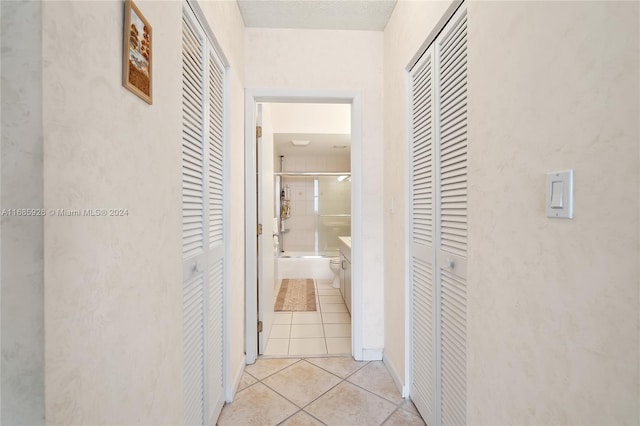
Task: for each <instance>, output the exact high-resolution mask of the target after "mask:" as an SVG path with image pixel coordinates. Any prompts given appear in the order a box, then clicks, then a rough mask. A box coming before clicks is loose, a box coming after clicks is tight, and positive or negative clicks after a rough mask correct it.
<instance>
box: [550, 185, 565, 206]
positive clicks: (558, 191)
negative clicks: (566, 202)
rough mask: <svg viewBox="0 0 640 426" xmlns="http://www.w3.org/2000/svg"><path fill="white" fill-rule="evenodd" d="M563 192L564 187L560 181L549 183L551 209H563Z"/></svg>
mask: <svg viewBox="0 0 640 426" xmlns="http://www.w3.org/2000/svg"><path fill="white" fill-rule="evenodd" d="M563 192H564V185H563V184H562V181H558V180H556V181H552V182H551V208H552V209H561V208H562V207H563V202H562V198H563Z"/></svg>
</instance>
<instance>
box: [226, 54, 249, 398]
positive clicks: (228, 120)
mask: <svg viewBox="0 0 640 426" xmlns="http://www.w3.org/2000/svg"><path fill="white" fill-rule="evenodd" d="M224 68H225V72H224V87H223V88H222V90H223V93H224V99H223V103H224V107H223V108H224V112H223V114H224V128H223V130H222V131H223V135H224V142H223V143H224V152H223V156H224V158H223V161H224V177H223V183H222V188H223V200H222V203H223V212H222V220H223V226H222V229H223V238H224V252H225V256H224V263H223V267H224V273H223V287H222V299H223V308H222V309H223V311H222V312H223V317H222V324H223V326H222V333H223V334H222V336H223V337H222V348H223V349H222V366H223V367H222V368H223V370H222V384H223V388H224V393H225V395H228V394H231V395H233V393H235V390H234V389H236V388H237V386H236V387H235V388H232V382H230V381H229V378H230V377H229V375H230V371H229V369H230V368H231V367H230V365H229V358H230V356H231V352H230V346H231V339H230V337H231V328H230V327H231V325H230V324H231V319H230V315H229V308H230V306H231V300H230V298H229V293H230V291H229V271H230V270H231V256H229V253H230V252H231V241H230V240H231V229H230V226H229V223H230V220H229V219H230V218H231V206H230V204H231V196H230V194H231V189H230V188H231V170H230V169H231V167H230V165H231V131H230V130H231V107H230V105H231V76H230V75H231V73H230V72H229V66H228V65H225V67H224ZM242 365H244V364H242Z"/></svg>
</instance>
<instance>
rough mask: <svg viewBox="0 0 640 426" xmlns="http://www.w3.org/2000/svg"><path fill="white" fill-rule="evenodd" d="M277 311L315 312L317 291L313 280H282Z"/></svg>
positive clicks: (275, 307)
mask: <svg viewBox="0 0 640 426" xmlns="http://www.w3.org/2000/svg"><path fill="white" fill-rule="evenodd" d="M273 309H274V310H275V311H315V310H316V289H315V286H314V284H313V280H312V279H311V278H303V279H296V278H285V279H283V280H282V285H281V286H280V291H279V292H278V297H277V298H276V303H275V306H274V308H273Z"/></svg>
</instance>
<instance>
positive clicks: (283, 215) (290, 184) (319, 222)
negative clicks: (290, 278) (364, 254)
mask: <svg viewBox="0 0 640 426" xmlns="http://www.w3.org/2000/svg"><path fill="white" fill-rule="evenodd" d="M274 176H275V188H276V191H275V193H276V200H275V201H276V213H277V222H278V230H279V252H280V257H302V256H322V257H331V256H337V255H338V237H339V236H349V235H351V174H350V173H349V172H299V173H290V172H280V173H274Z"/></svg>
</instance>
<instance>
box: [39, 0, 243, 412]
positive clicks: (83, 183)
mask: <svg viewBox="0 0 640 426" xmlns="http://www.w3.org/2000/svg"><path fill="white" fill-rule="evenodd" d="M137 4H138V6H139V8H140V10H141V12H142V13H143V14H144V15H145V17H146V18H147V20H148V21H149V22H150V23H151V25H152V27H153V37H154V40H153V42H154V47H153V57H154V59H153V60H154V81H153V83H154V101H153V105H151V106H149V105H147V104H146V103H144V102H143V101H142V100H140V99H138V98H137V97H136V96H134V95H133V94H132V93H130V92H129V91H127V90H126V89H124V88H123V87H122V86H121V61H120V58H121V57H122V22H123V4H122V2H120V1H108V2H97V3H96V2H90V3H83V2H73V1H69V2H46V3H44V6H43V20H42V22H43V33H44V35H43V40H45V41H44V46H43V61H44V71H43V83H44V94H43V107H44V119H43V123H44V124H43V127H44V145H45V161H44V179H45V182H46V188H45V206H46V207H50V208H69V209H73V208H110V207H113V208H127V209H128V210H129V215H128V216H127V217H116V218H84V217H82V218H60V217H47V218H46V220H45V265H46V267H45V283H46V306H45V312H46V340H47V347H46V360H47V370H46V383H47V387H46V396H47V421H48V422H50V423H64V424H87V423H93V424H98V423H113V424H116V423H119V424H180V423H182V408H183V407H182V397H181V392H182V261H181V260H182V253H181V233H182V232H181V231H182V223H181V160H182V154H181V101H180V99H181V90H182V87H181V83H180V81H181V72H182V68H181V61H180V57H181V49H182V3H181V2H155V1H138V2H137ZM202 8H203V10H204V12H205V14H206V15H207V16H208V18H209V21H210V25H211V27H212V29H213V31H214V33H215V35H216V38H217V40H218V42H219V44H220V46H221V47H222V50H223V53H224V54H225V55H226V56H227V59H228V60H229V62H230V65H231V75H230V90H231V95H230V116H231V118H230V141H231V144H230V154H229V157H230V162H231V164H230V168H231V170H238V169H240V170H241V169H242V164H243V162H244V156H243V148H242V146H243V125H244V124H243V114H244V112H243V101H242V99H243V83H242V79H243V69H244V67H243V62H242V61H243V57H244V56H243V50H242V47H243V44H244V39H243V36H242V31H243V26H242V20H241V17H240V15H239V12H238V9H237V4H236V3H235V2H205V3H203V5H202ZM87 34H91V36H89V37H87ZM230 185H231V197H230V198H231V200H230V202H231V208H230V211H231V218H230V235H229V238H230V251H229V253H228V255H229V265H230V270H229V271H228V272H229V274H228V275H229V282H230V286H229V287H230V294H229V299H230V303H231V309H230V324H229V326H230V328H231V336H230V340H231V342H230V345H229V354H230V359H229V367H230V370H231V372H232V375H231V377H230V380H232V381H233V380H235V379H236V377H239V373H238V371H241V370H242V367H243V362H242V361H243V357H244V350H243V340H244V338H243V330H244V319H243V314H242V311H243V306H244V291H243V287H244V286H243V270H244V257H243V256H244V255H243V254H244V249H243V245H242V243H241V242H242V241H243V240H244V232H243V219H242V218H241V215H235V214H233V212H235V211H242V206H243V195H242V192H243V190H242V188H243V185H244V182H243V177H242V173H240V174H237V173H232V174H231V182H230Z"/></svg>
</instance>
